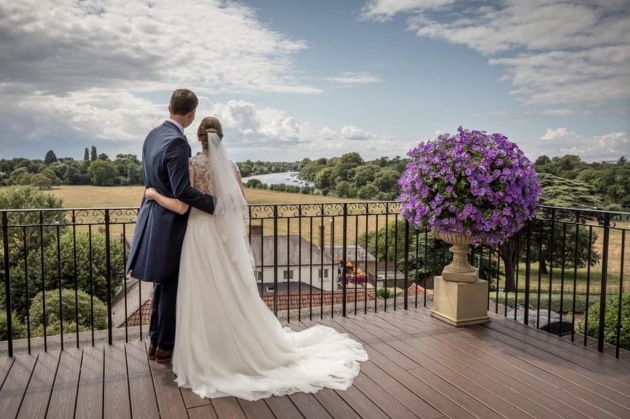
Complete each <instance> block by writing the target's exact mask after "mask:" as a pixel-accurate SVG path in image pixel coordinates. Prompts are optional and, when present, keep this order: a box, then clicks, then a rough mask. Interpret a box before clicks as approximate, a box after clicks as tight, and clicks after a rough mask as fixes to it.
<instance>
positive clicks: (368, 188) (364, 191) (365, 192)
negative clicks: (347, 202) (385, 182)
mask: <svg viewBox="0 0 630 419" xmlns="http://www.w3.org/2000/svg"><path fill="white" fill-rule="evenodd" d="M378 192H379V190H378V188H377V187H376V186H375V185H374V184H373V183H368V184H367V185H365V186H363V187H361V188H359V190H358V191H357V197H358V198H361V199H374V198H376V196H377V195H378Z"/></svg>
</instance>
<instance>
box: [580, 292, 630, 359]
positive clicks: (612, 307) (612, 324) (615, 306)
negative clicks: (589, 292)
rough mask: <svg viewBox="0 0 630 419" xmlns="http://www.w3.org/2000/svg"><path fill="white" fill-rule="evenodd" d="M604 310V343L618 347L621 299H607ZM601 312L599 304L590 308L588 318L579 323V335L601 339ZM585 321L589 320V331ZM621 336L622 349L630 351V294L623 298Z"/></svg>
mask: <svg viewBox="0 0 630 419" xmlns="http://www.w3.org/2000/svg"><path fill="white" fill-rule="evenodd" d="M604 309H605V314H604V315H605V319H604V341H605V342H606V343H609V344H611V345H617V326H618V323H617V319H618V311H619V297H618V296H616V295H615V296H610V297H608V298H606V306H605V307H604ZM599 311H600V303H599V302H597V303H593V304H591V305H590V306H589V308H588V312H587V314H586V316H585V317H584V318H583V319H582V320H580V322H579V323H578V327H577V330H578V332H579V333H582V334H586V335H587V336H590V337H592V338H595V339H597V338H598V337H599V331H598V328H599ZM585 319H588V329H587V330H585V327H584V326H585ZM619 335H620V338H619V345H620V347H621V348H623V349H628V350H630V294H624V295H623V296H622V298H621V325H620V331H619Z"/></svg>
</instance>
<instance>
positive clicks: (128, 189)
mask: <svg viewBox="0 0 630 419" xmlns="http://www.w3.org/2000/svg"><path fill="white" fill-rule="evenodd" d="M143 191H144V187H142V186H117V187H98V186H60V187H57V188H54V189H52V190H51V191H50V193H52V194H53V195H55V196H56V197H58V198H61V199H62V200H63V206H64V207H65V208H137V207H138V206H139V204H140V201H141V198H142V194H143ZM245 196H246V198H247V202H248V203H249V204H251V205H263V206H264V207H256V210H255V213H254V214H253V216H252V218H253V219H256V221H253V224H259V225H262V226H263V231H264V234H265V235H272V234H273V232H274V229H275V228H276V227H275V226H274V207H273V205H282V206H281V207H280V210H281V211H280V213H279V214H278V215H279V217H280V218H278V220H277V231H278V235H285V234H287V232H290V234H301V235H302V236H303V237H304V238H306V239H307V240H311V239H312V241H313V242H315V243H318V244H319V243H320V242H321V241H322V239H320V232H321V231H322V226H323V227H324V228H323V233H324V234H323V241H324V243H326V244H327V245H328V244H330V242H331V239H330V236H331V230H334V231H333V233H334V242H335V244H340V243H342V242H343V230H344V228H343V223H344V217H343V207H342V206H327V207H326V210H325V213H324V215H322V213H321V208H322V207H321V206H320V205H317V204H322V203H344V202H347V203H353V202H354V203H359V202H365V201H363V200H356V199H349V198H338V197H333V196H322V195H306V194H298V193H287V192H275V191H269V190H263V189H249V188H245ZM283 204H288V205H283ZM291 204H296V205H291ZM297 204H302V205H303V207H302V212H301V213H300V212H299V211H298V209H297V208H298V207H297ZM308 204H314V205H308ZM267 205H268V206H267ZM374 205H375V207H378V208H376V210H375V211H374V210H373V211H371V212H382V211H383V207H382V205H381V204H379V203H377V202H374ZM371 209H373V208H372V207H371ZM391 211H393V212H397V208H393V209H391ZM353 213H354V214H357V215H351V214H353ZM364 213H365V208H364V206H363V205H358V204H356V205H354V206H353V205H350V207H349V210H348V214H350V216H348V217H347V218H346V220H345V222H346V224H347V243H355V242H356V240H357V238H358V236H359V235H361V234H362V233H365V232H366V231H372V230H374V229H375V228H377V226H378V227H383V226H385V225H386V223H389V222H392V221H394V220H396V219H399V216H397V215H387V216H385V215H370V216H367V217H366V216H362V215H358V214H364ZM300 215H301V217H300ZM112 217H115V218H116V220H117V221H119V222H126V221H127V220H130V217H129V216H128V214H125V213H121V212H120V211H117V212H116V213H115V214H113V215H112ZM132 218H134V217H131V219H132ZM366 218H367V219H366ZM83 219H84V220H86V221H91V222H97V221H99V220H102V219H103V216H102V212H100V211H97V212H94V211H92V212H90V213H89V214H85V215H84V217H83ZM112 232H114V233H119V232H120V233H122V227H121V226H120V225H118V226H116V225H115V226H112ZM132 233H133V224H127V225H126V226H125V236H127V237H128V238H130V237H131V234H132Z"/></svg>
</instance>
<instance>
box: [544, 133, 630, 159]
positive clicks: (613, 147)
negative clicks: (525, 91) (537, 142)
mask: <svg viewBox="0 0 630 419" xmlns="http://www.w3.org/2000/svg"><path fill="white" fill-rule="evenodd" d="M540 139H541V140H543V141H545V142H546V144H545V146H544V147H540V149H539V152H540V154H547V155H550V156H562V155H566V154H573V155H577V156H580V158H581V159H583V160H585V161H608V160H617V159H619V157H621V156H626V157H628V156H630V135H628V133H627V132H622V131H620V132H611V133H608V134H604V135H597V136H592V137H587V136H584V135H581V134H578V133H576V132H573V131H570V130H568V129H567V128H557V129H551V128H549V129H547V131H546V132H545V134H544V135H543V136H542V137H540Z"/></svg>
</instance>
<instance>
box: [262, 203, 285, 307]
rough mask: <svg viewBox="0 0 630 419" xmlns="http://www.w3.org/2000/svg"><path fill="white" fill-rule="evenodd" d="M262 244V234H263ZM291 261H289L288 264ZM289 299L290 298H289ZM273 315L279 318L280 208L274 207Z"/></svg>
mask: <svg viewBox="0 0 630 419" xmlns="http://www.w3.org/2000/svg"><path fill="white" fill-rule="evenodd" d="M261 242H262V233H261ZM288 262H289V260H288V259H287V264H288ZM287 298H288V297H287ZM273 314H274V315H276V317H277V316H278V206H277V205H274V206H273Z"/></svg>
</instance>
